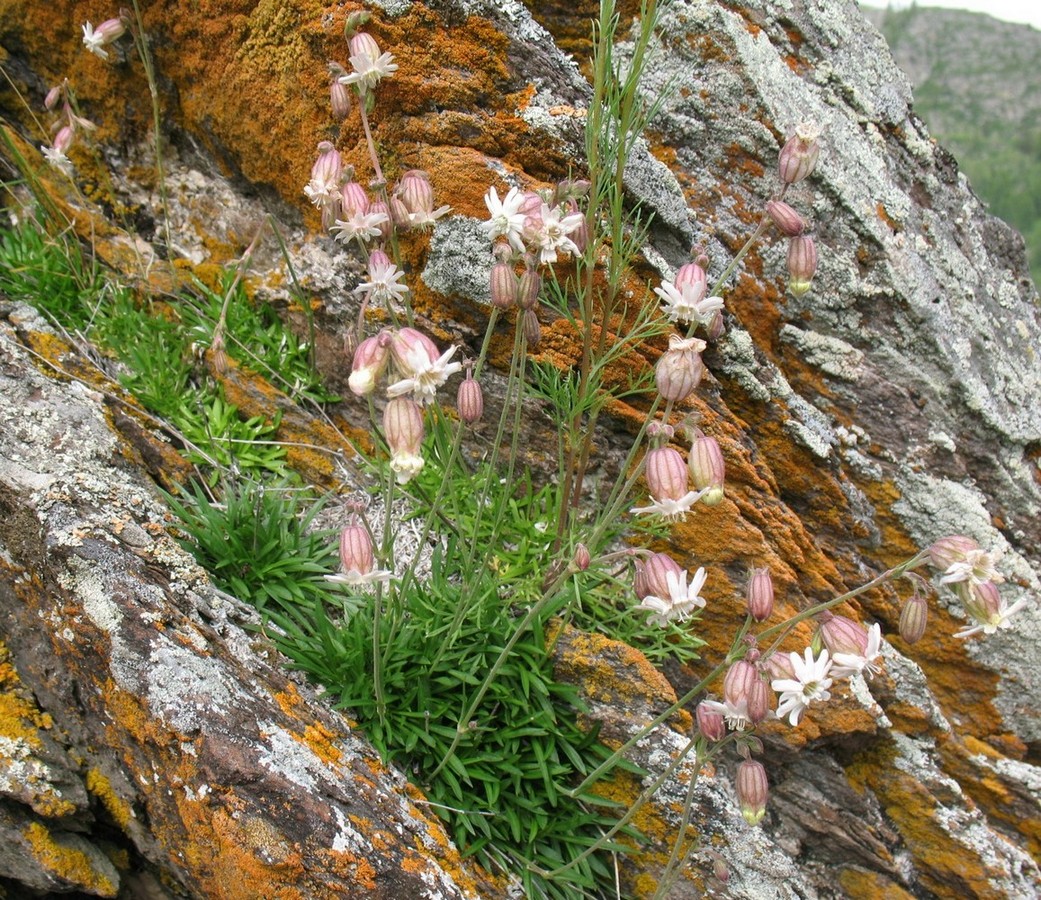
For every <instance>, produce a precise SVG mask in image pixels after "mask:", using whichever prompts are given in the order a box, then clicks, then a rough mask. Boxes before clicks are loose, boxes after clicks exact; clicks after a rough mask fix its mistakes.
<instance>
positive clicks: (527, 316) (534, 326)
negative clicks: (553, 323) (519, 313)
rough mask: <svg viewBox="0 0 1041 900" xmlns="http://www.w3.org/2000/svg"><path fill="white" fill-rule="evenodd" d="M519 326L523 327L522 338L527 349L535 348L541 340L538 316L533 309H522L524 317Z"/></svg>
mask: <svg viewBox="0 0 1041 900" xmlns="http://www.w3.org/2000/svg"><path fill="white" fill-rule="evenodd" d="M521 327H523V329H524V340H525V341H526V342H527V344H528V349H529V350H534V349H536V348H537V347H538V345H539V341H541V340H542V326H541V325H539V317H538V316H537V315H535V310H533V309H526V310H524V319H523V320H522V322H521Z"/></svg>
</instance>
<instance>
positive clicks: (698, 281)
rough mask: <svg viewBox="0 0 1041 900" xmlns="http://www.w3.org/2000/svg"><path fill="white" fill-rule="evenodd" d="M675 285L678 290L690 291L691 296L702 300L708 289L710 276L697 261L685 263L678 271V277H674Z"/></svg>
mask: <svg viewBox="0 0 1041 900" xmlns="http://www.w3.org/2000/svg"><path fill="white" fill-rule="evenodd" d="M672 283H673V286H674V287H675V288H676V290H678V291H686V292H689V294H690V295H691V297H695V298H697V299H698V300H700V299H701V298H702V297H704V296H705V293H706V292H707V291H708V276H707V275H706V274H705V270H704V269H703V268H702V267H701V266H699V265H698V264H697V263H696V262H692V263H685V264H684V265H682V266H680V267H679V269H677V271H676V277H675V278H673V279H672Z"/></svg>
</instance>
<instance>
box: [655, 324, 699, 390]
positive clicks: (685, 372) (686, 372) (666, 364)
mask: <svg viewBox="0 0 1041 900" xmlns="http://www.w3.org/2000/svg"><path fill="white" fill-rule="evenodd" d="M704 349H705V342H704V341H702V340H698V338H682V337H680V336H679V335H678V334H670V335H669V349H668V350H666V351H665V352H664V353H663V354H662V355H661V359H659V360H658V364H657V365H656V366H655V367H654V383H655V385H656V386H657V388H658V393H659V394H661V395H662V397H663V398H664V399H666V400H672V401H674V402H675V401H678V400H683V399H684V398H685V397H687V396H689V395H690V393H691V391H693V390H694V388H696V387H697V386H698V384H700V382H701V376H702V375H703V374H704V372H705V366H704V364H703V363H702V362H701V351H702V350H704Z"/></svg>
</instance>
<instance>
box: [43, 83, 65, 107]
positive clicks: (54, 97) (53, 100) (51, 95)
mask: <svg viewBox="0 0 1041 900" xmlns="http://www.w3.org/2000/svg"><path fill="white" fill-rule="evenodd" d="M61 95H62V85H60V84H58V85H55V86H54V87H52V88H51V89H50V90H49V91H47V96H46V97H44V98H43V108H44V109H54V107H55V106H57V105H58V101H59V100H60V99H61Z"/></svg>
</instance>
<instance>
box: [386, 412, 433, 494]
mask: <svg viewBox="0 0 1041 900" xmlns="http://www.w3.org/2000/svg"><path fill="white" fill-rule="evenodd" d="M383 434H384V437H385V438H386V440H387V445H388V446H389V447H390V468H391V469H392V470H393V472H394V474H395V475H396V476H397V482H398V484H407V483H408V482H409V481H411V480H412V479H413V478H414V477H415V476H416V475H418V474H419V473H420V471H421V470H422V468H423V457H422V456H421V455H420V450H421V448H422V446H423V437H424V434H425V429H424V426H423V411H422V409H420V406H419V404H418V403H416V401H415V400H413V399H412V398H411V397H395V398H394V399H393V400H388V401H387V408H386V409H385V410H384V411H383Z"/></svg>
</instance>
